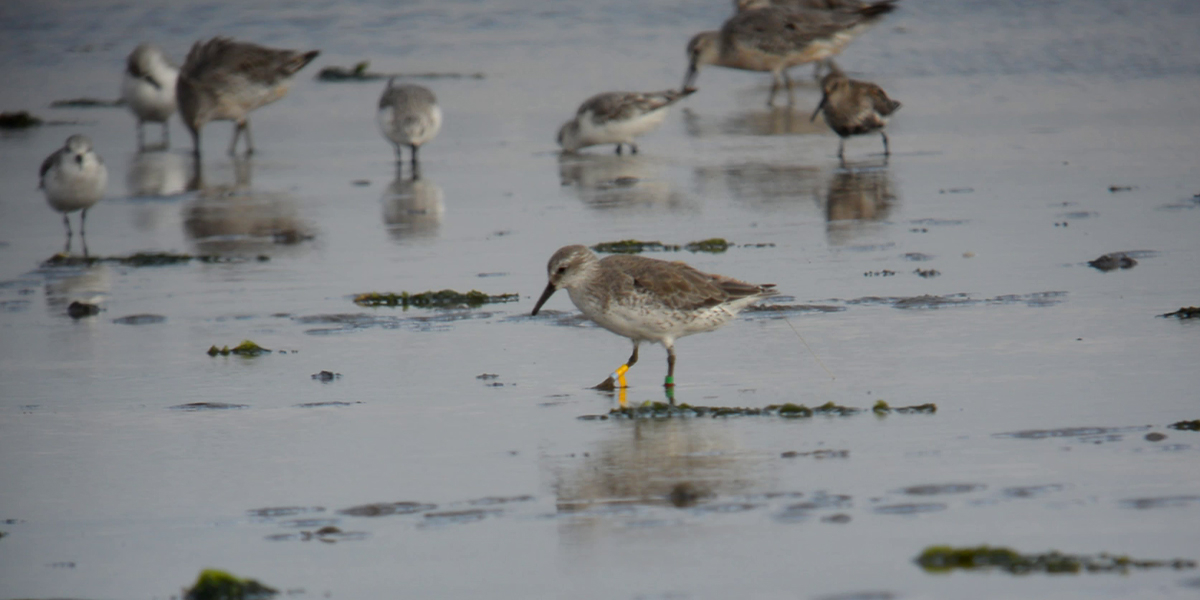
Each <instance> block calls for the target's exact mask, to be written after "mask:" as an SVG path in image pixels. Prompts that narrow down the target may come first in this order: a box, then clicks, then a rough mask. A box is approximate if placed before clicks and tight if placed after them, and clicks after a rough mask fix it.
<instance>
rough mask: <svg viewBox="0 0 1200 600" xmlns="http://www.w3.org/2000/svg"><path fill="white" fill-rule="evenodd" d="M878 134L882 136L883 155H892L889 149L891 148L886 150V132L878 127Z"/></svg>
mask: <svg viewBox="0 0 1200 600" xmlns="http://www.w3.org/2000/svg"><path fill="white" fill-rule="evenodd" d="M879 135H881V136H883V155H884V156H891V155H892V151H891V150H888V139H887V134H886V133H884V132H883V130H882V129H880V130H879Z"/></svg>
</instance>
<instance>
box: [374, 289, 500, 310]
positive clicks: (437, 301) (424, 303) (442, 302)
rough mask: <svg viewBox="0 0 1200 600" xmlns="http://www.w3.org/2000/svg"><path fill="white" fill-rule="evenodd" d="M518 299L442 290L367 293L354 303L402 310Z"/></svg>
mask: <svg viewBox="0 0 1200 600" xmlns="http://www.w3.org/2000/svg"><path fill="white" fill-rule="evenodd" d="M519 299H520V296H519V295H517V294H498V295H495V296H489V295H488V294H485V293H483V292H480V291H478V290H471V291H469V292H467V293H465V294H464V293H461V292H456V291H454V290H442V291H440V292H433V291H429V292H421V293H420V294H410V293H408V292H400V293H399V294H395V293H390V292H389V293H379V292H368V293H365V294H359V295H357V296H355V297H354V303H355V304H357V305H359V306H402V307H404V308H408V307H410V306H415V307H417V308H477V307H479V306H483V305H484V304H500V303H504V302H516V301H517V300H519Z"/></svg>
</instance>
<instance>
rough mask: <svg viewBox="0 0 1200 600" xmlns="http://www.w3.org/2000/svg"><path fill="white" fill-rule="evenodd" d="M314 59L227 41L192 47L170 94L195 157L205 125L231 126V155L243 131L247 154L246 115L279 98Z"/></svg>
mask: <svg viewBox="0 0 1200 600" xmlns="http://www.w3.org/2000/svg"><path fill="white" fill-rule="evenodd" d="M318 54H320V51H319V50H311V51H309V52H298V51H296V50H277V49H275V48H265V47H263V46H259V45H257V44H251V43H247V42H237V41H234V40H231V39H229V38H226V37H215V38H212V39H211V40H208V41H207V42H196V43H195V44H194V45H192V49H191V51H190V52H188V55H187V60H185V61H184V63H183V68H182V69H180V71H179V81H178V83H177V85H176V88H175V92H176V96H177V97H178V99H179V114H180V116H181V117H182V118H183V124H184V125H186V126H187V128H188V130H189V131H191V133H192V142H193V143H194V144H195V149H194V150H193V153H194V154H195V156H196V157H197V158H198V157H199V156H200V129H201V128H202V127H204V124H205V123H208V122H209V121H234V122H235V123H236V125H235V126H234V129H233V140H232V141H230V142H229V153H230V154H234V150H235V148H237V141H238V137H239V136H241V134H242V132H243V131H245V132H246V154H252V153H253V152H254V142H253V141H252V140H251V139H250V111H252V110H254V109H256V108H258V107H260V106H265V105H267V104H270V103H272V102H274V101H276V100H279V99H280V98H282V97H284V96H285V95H286V94H287V92H288V88H289V87H290V86H291V83H292V76H293V75H295V74H296V72H297V71H299V70H300V69H303V68H304V66H305V65H307V64H308V63H309V62H310V61H312V59H314V58H316V57H317V55H318Z"/></svg>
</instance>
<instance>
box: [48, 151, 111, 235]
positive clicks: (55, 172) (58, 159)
mask: <svg viewBox="0 0 1200 600" xmlns="http://www.w3.org/2000/svg"><path fill="white" fill-rule="evenodd" d="M38 178H39V183H38V187H39V188H40V189H41V190H42V191H43V192H44V193H45V194H46V202H49V203H50V208H53V209H54V210H56V211H58V212H60V213H62V214H63V225H64V226H66V228H67V245H66V249H65V250H64V251H65V252H67V253H70V251H71V236H72V233H71V220H70V219H69V218H67V214H69V213H73V212H75V211H77V210H82V211H83V212H82V213H80V215H79V237H80V238H82V239H83V254H84V256H87V239H86V237H85V236H86V235H87V234H86V233H85V231H84V223H85V222H86V221H87V211H88V209H89V208H91V207H92V206H93V205H95V204H96V203H97V202H99V201H100V199H101V198H103V197H104V190H105V186H107V185H108V168H106V167H105V166H104V161H103V160H101V159H100V157H99V156H98V155H97V154H96V152H95V151H93V150H92V140H90V139H88V138H87V136H83V135H73V136H71V137H69V138H67V142H66V143H65V144H64V145H63V147H62V148H59V149H58V150H55V151H54V153H53V154H51V155H50V156H47V157H46V160H44V161H42V168H41V171H40V172H39V173H38Z"/></svg>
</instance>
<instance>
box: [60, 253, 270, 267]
mask: <svg viewBox="0 0 1200 600" xmlns="http://www.w3.org/2000/svg"><path fill="white" fill-rule="evenodd" d="M193 260H194V261H198V262H202V263H243V262H250V261H251V260H257V261H259V262H265V261H268V260H271V258H270V257H269V256H257V257H255V258H254V259H250V258H247V257H238V256H217V255H212V254H206V255H200V256H193V255H191V254H175V253H172V252H138V253H135V254H131V255H129V256H74V255H71V254H66V253H63V252H59V253H58V254H55V255H54V256H51V257H50V258H48V259H46V260H45V261H43V262H42V265H41V266H42V267H43V268H48V267H90V266H92V265H96V264H99V263H116V264H119V265H125V266H128V267H160V266H164V265H178V264H187V263H189V262H191V261H193Z"/></svg>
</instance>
